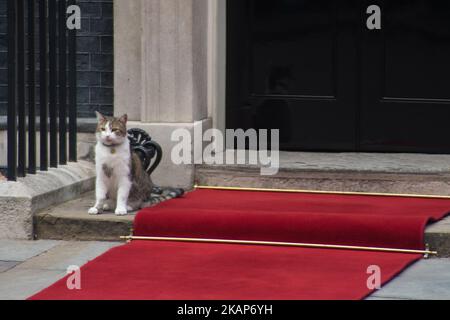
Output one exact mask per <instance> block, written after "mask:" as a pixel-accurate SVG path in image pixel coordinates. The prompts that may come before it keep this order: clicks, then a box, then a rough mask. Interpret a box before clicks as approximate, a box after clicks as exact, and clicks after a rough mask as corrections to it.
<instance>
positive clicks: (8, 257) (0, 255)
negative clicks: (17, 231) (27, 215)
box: [0, 240, 58, 261]
mask: <svg viewBox="0 0 450 320" xmlns="http://www.w3.org/2000/svg"><path fill="white" fill-rule="evenodd" d="M56 245H58V241H53V240H39V241H28V240H23V241H16V240H0V260H1V261H25V260H28V259H30V258H32V257H34V256H37V255H39V254H41V253H43V252H45V251H47V250H50V249H51V248H53V247H55V246H56Z"/></svg>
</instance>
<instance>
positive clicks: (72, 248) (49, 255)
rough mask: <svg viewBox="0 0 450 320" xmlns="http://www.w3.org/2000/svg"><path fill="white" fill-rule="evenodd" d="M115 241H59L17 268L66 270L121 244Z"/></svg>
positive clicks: (81, 264)
mask: <svg viewBox="0 0 450 320" xmlns="http://www.w3.org/2000/svg"><path fill="white" fill-rule="evenodd" d="M122 244H123V243H115V242H61V243H60V244H59V245H58V246H56V247H54V248H52V249H50V250H49V251H47V252H46V253H45V254H44V255H40V256H37V257H34V258H33V259H30V260H28V261H25V262H23V263H22V264H20V265H19V266H17V269H45V270H67V268H68V267H69V266H72V265H75V266H79V267H81V266H83V265H84V264H86V263H87V262H89V261H90V260H93V259H95V258H96V257H97V256H99V255H101V254H103V253H104V252H106V251H108V250H109V249H111V248H113V247H115V246H118V245H122Z"/></svg>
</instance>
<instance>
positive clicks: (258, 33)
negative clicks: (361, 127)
mask: <svg viewBox="0 0 450 320" xmlns="http://www.w3.org/2000/svg"><path fill="white" fill-rule="evenodd" d="M350 4H351V3H350V2H348V3H347V4H346V5H341V6H337V4H336V1H332V0H319V1H317V0H316V1H314V0H306V1H297V0H295V1H294V0H280V1H273V0H247V1H243V0H228V11H227V12H228V52H227V53H228V66H227V68H228V72H227V74H228V79H227V128H234V129H236V128H243V129H248V128H256V129H259V128H261V129H280V138H281V141H280V142H281V147H282V149H284V150H354V149H355V145H356V141H355V130H356V126H355V114H356V107H357V104H356V102H357V94H356V88H357V72H356V69H357V66H356V65H355V63H354V61H355V59H356V53H357V47H356V42H355V35H354V34H353V33H354V30H355V28H354V23H355V19H354V17H355V16H357V14H358V13H357V11H356V10H354V9H352V6H351V5H350Z"/></svg>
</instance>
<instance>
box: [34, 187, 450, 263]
mask: <svg viewBox="0 0 450 320" xmlns="http://www.w3.org/2000/svg"><path fill="white" fill-rule="evenodd" d="M93 201H94V194H93V193H92V192H91V193H86V194H84V195H83V196H82V197H81V198H79V199H75V200H72V201H69V202H66V203H63V204H61V205H58V206H54V207H52V208H49V209H46V210H43V211H41V212H39V213H38V214H36V215H35V217H34V230H35V232H36V238H37V239H46V240H67V241H119V240H120V236H126V235H129V234H131V231H132V227H133V220H134V217H135V213H132V214H130V215H128V216H125V217H117V216H115V215H114V214H112V213H105V214H102V215H97V216H90V215H88V214H87V211H88V209H89V208H90V207H91V206H92V202H93ZM425 241H426V243H428V244H429V245H430V248H431V249H432V250H437V251H438V252H439V257H440V258H443V257H450V217H448V218H446V219H445V220H443V221H441V222H439V223H436V224H434V225H432V226H430V227H428V228H427V231H426V234H425Z"/></svg>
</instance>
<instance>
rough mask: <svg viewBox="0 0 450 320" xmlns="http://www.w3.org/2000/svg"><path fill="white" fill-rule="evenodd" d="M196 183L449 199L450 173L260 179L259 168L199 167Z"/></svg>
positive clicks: (296, 174)
mask: <svg viewBox="0 0 450 320" xmlns="http://www.w3.org/2000/svg"><path fill="white" fill-rule="evenodd" d="M195 181H196V183H197V184H198V185H209V186H226V187H236V186H239V187H252V188H272V189H300V190H315V191H337V192H339V191H342V192H370V193H393V194H426V195H446V196H450V173H443V172H428V173H425V172H417V173H409V172H375V171H366V172H362V171H350V170H346V171H341V170H338V169H323V170H319V169H309V168H308V169H300V168H298V169H293V168H280V171H279V172H278V174H276V175H274V176H261V175H260V169H259V167H250V166H247V167H246V166H227V167H224V166H206V165H202V166H197V167H196V170H195Z"/></svg>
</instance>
